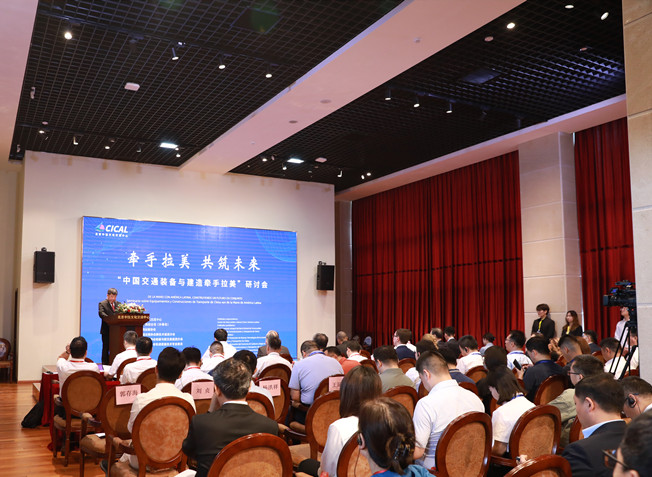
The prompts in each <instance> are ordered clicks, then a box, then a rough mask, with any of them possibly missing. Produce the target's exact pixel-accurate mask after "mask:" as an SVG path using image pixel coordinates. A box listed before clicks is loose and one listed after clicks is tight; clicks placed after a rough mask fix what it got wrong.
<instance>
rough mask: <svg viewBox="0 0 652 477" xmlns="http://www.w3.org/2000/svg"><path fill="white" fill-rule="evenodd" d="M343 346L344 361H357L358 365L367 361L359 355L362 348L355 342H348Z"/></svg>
mask: <svg viewBox="0 0 652 477" xmlns="http://www.w3.org/2000/svg"><path fill="white" fill-rule="evenodd" d="M344 345H345V346H346V359H350V360H353V361H357V362H358V363H359V362H360V361H364V360H365V359H367V358H365V357H364V356H362V355H361V354H360V351H362V346H361V345H360V343H358V342H357V341H353V340H349V341H347V342H345V343H344Z"/></svg>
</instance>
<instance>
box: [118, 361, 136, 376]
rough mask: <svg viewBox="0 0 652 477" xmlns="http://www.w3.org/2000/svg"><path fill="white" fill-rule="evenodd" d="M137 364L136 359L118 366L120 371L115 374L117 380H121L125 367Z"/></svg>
mask: <svg viewBox="0 0 652 477" xmlns="http://www.w3.org/2000/svg"><path fill="white" fill-rule="evenodd" d="M135 362H136V358H129V359H125V360H124V361H123V362H122V363H120V366H118V369H117V371H116V372H115V378H116V379H120V376H122V373H123V371H124V370H125V366H127V365H128V364H131V363H135Z"/></svg>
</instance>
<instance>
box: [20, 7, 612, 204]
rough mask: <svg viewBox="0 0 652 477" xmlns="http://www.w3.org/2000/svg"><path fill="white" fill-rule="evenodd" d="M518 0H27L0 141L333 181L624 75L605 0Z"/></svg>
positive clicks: (503, 128)
mask: <svg viewBox="0 0 652 477" xmlns="http://www.w3.org/2000/svg"><path fill="white" fill-rule="evenodd" d="M522 2H523V0H509V1H507V0H495V1H490V0H481V1H476V2H474V6H476V7H477V8H475V9H474V11H469V9H468V4H467V5H461V4H460V3H464V2H457V3H456V2H454V1H452V0H441V1H440V2H438V3H437V2H433V1H432V0H414V1H405V2H400V1H399V0H394V1H389V0H373V1H372V0H368V1H356V2H350V1H348V2H345V1H338V2H322V1H312V2H299V3H298V2H297V1H296V0H294V1H290V0H287V1H272V0H267V1H264V0H261V1H252V0H247V1H245V0H241V1H233V0H230V1H226V0H224V1H213V2H205V1H200V0H195V1H191V0H185V1H181V0H178V1H173V0H168V1H158V2H154V1H149V0H141V1H131V2H124V1H122V2H120V1H115V0H113V1H112V0H102V1H100V0H86V1H82V0H79V1H75V2H73V1H64V0H41V1H39V2H38V4H37V8H36V16H35V21H34V28H33V33H32V38H31V45H30V47H29V52H28V54H27V60H26V68H25V74H24V78H23V82H22V87H21V89H20V98H19V102H18V105H17V113H16V117H15V127H14V128H13V137H12V138H11V148H10V155H9V156H10V157H9V159H10V160H14V161H15V160H18V161H20V160H23V157H24V151H25V150H34V151H46V152H52V153H59V154H70V155H77V156H88V157H95V158H103V159H114V160H122V161H131V162H140V163H149V164H159V165H164V166H172V167H184V168H189V169H191V170H192V169H199V170H211V168H212V167H213V166H214V163H217V162H220V163H221V165H220V166H218V167H221V168H222V172H227V171H229V170H230V171H231V172H234V173H244V174H253V175H259V176H265V177H278V178H287V179H292V180H301V181H316V182H322V183H327V184H333V185H334V187H335V189H336V191H346V190H351V189H352V188H353V189H355V188H356V187H364V186H360V184H366V183H369V181H378V180H379V178H381V177H390V176H392V175H395V174H396V173H397V172H399V171H404V170H406V169H409V168H414V167H415V166H419V165H423V164H427V163H429V162H432V161H433V160H437V158H441V157H446V156H447V155H450V154H454V153H455V152H456V151H460V150H465V149H466V148H469V147H472V146H474V145H477V144H481V143H486V142H487V141H491V140H494V139H495V138H502V137H506V135H507V136H509V135H510V134H514V133H516V132H520V131H523V132H525V131H529V130H532V129H534V128H537V127H540V126H541V125H546V124H550V123H551V122H553V121H554V118H559V117H560V116H561V117H563V116H564V115H568V114H569V113H572V112H574V111H578V110H580V111H581V110H583V108H590V107H591V106H592V105H595V104H601V103H604V102H605V101H609V100H610V99H611V98H615V97H618V96H619V95H622V94H623V93H624V92H625V74H624V59H623V39H622V15H621V11H620V1H617V0H609V1H606V0H605V1H599V0H592V1H587V0H576V1H574V2H573V1H571V0H566V1H557V0H528V1H526V2H523V3H522ZM519 4H520V5H519ZM567 4H574V8H572V9H568V8H565V5H567ZM511 7H515V8H513V9H511V10H510V11H507V10H509V9H510V8H511ZM465 8H466V10H465ZM606 11H608V12H609V16H608V17H607V18H606V19H604V20H601V19H600V15H601V14H602V13H604V12H606ZM424 12H425V13H424ZM505 12H507V13H505ZM509 22H514V23H515V25H516V26H515V27H514V28H513V29H511V30H508V29H507V28H506V25H507V23H509ZM68 29H69V30H70V31H71V33H72V39H70V40H66V39H65V38H64V36H63V34H64V32H65V31H66V30H68ZM451 32H454V33H455V35H457V36H453V33H451ZM488 37H491V41H487V40H489V38H488ZM408 42H409V44H408ZM173 48H174V53H175V54H176V55H178V57H179V59H178V60H173V59H172V57H173V51H172V50H173ZM356 55H357V56H356ZM352 59H353V60H354V61H351V60H352ZM347 61H348V63H347ZM221 64H223V65H224V66H225V68H224V69H221V68H220V65H221ZM338 65H339V66H338ZM268 71H269V72H271V73H272V77H271V78H266V77H265V74H266V73H267V72H268ZM472 74H475V76H476V78H472V77H469V75H472ZM483 75H484V78H481V79H483V80H486V81H480V80H479V79H478V78H477V77H478V76H483ZM487 78H488V79H487ZM127 82H134V83H138V84H139V85H140V89H139V90H138V91H128V90H125V89H124V86H125V84H126V83H127ZM32 88H34V89H33V90H32ZM32 91H33V92H32ZM307 91H309V94H308V93H307ZM388 92H389V93H390V95H391V100H386V99H385V98H386V95H387V93H388ZM417 99H418V102H419V107H417V108H415V107H414V103H415V101H416V100H417ZM449 106H451V107H452V112H450V113H447V110H448V109H449ZM45 123H47V124H45ZM587 127H588V126H587ZM236 139H237V140H236ZM162 141H168V142H173V143H174V144H176V145H178V150H176V149H164V148H161V147H160V146H159V145H160V143H161V142H162ZM75 143H77V144H75ZM107 146H108V147H109V148H108V149H107V148H106V147H107ZM291 157H296V158H300V159H302V160H304V162H303V163H302V164H287V163H286V161H287V159H289V158H291ZM488 157H491V156H488ZM318 158H325V159H326V161H325V162H317V161H316V160H317V159H318ZM209 162H210V164H209Z"/></svg>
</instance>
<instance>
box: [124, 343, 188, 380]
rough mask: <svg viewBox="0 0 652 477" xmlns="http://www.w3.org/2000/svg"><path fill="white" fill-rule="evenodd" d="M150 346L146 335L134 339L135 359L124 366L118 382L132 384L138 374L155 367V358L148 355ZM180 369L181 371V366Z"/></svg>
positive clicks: (150, 350) (150, 349) (150, 352)
mask: <svg viewBox="0 0 652 477" xmlns="http://www.w3.org/2000/svg"><path fill="white" fill-rule="evenodd" d="M152 347H153V346H152V340H151V338H148V337H147V336H141V337H140V338H138V339H137V340H136V361H135V362H134V363H129V364H128V365H126V366H125V367H124V369H123V370H122V376H120V384H134V383H135V382H136V381H138V376H140V375H141V374H143V372H144V371H147V370H148V369H152V368H154V367H156V360H155V359H152V357H151V356H150V355H151V354H152ZM181 371H183V367H182V368H181ZM181 371H179V374H181ZM177 377H178V376H177ZM175 380H176V378H175ZM172 384H174V381H172Z"/></svg>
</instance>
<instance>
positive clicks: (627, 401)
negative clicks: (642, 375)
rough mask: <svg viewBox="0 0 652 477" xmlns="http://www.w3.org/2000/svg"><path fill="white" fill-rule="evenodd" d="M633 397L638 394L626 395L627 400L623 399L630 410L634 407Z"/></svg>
mask: <svg viewBox="0 0 652 477" xmlns="http://www.w3.org/2000/svg"><path fill="white" fill-rule="evenodd" d="M634 396H638V393H632V394H628V395H627V398H626V399H625V402H626V403H627V405H628V406H629V407H631V408H632V409H633V408H635V407H636V399H634Z"/></svg>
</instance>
